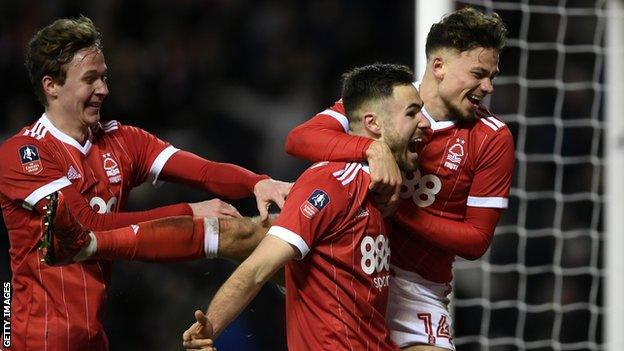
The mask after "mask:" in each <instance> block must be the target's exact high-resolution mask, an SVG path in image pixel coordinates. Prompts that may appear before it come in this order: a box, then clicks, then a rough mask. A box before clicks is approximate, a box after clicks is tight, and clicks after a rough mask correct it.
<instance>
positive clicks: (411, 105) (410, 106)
mask: <svg viewBox="0 0 624 351" xmlns="http://www.w3.org/2000/svg"><path fill="white" fill-rule="evenodd" d="M423 106H425V104H424V103H423V102H421V103H416V102H412V103H411V104H409V105H407V106H406V107H405V110H409V109H411V108H415V109H417V110H422V108H423Z"/></svg>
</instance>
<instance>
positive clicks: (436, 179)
mask: <svg viewBox="0 0 624 351" xmlns="http://www.w3.org/2000/svg"><path fill="white" fill-rule="evenodd" d="M475 134H476V133H474V129H472V128H460V127H449V128H446V129H442V130H438V131H434V133H433V135H432V138H431V141H430V142H429V143H428V145H426V146H425V147H424V149H423V151H422V152H421V155H420V157H419V162H420V165H419V170H418V171H416V172H413V173H410V174H405V177H404V181H403V185H402V187H401V193H400V195H401V198H402V199H404V200H405V201H406V202H408V203H410V204H413V205H416V206H419V207H421V208H424V209H427V210H429V211H431V212H435V213H436V214H438V215H440V216H443V217H448V218H453V219H460V218H462V217H463V216H464V213H465V211H466V200H467V198H468V192H469V190H470V184H471V181H472V176H473V174H474V168H475V158H476V157H477V153H478V145H479V144H480V142H481V141H482V140H480V139H481V138H479V137H478V135H475Z"/></svg>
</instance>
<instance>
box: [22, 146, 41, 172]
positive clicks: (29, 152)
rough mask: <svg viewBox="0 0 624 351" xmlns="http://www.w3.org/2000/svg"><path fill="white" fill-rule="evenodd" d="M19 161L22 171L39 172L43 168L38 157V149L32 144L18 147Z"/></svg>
mask: <svg viewBox="0 0 624 351" xmlns="http://www.w3.org/2000/svg"><path fill="white" fill-rule="evenodd" d="M19 155H20V162H21V163H22V168H23V169H24V172H26V173H29V174H39V172H41V171H42V170H43V165H42V164H41V160H40V159H39V150H37V147H36V146H34V145H25V146H22V147H21V148H20V149H19Z"/></svg>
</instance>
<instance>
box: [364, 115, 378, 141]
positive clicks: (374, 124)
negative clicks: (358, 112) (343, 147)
mask: <svg viewBox="0 0 624 351" xmlns="http://www.w3.org/2000/svg"><path fill="white" fill-rule="evenodd" d="M362 125H363V126H364V129H366V130H367V131H368V132H370V133H371V134H373V135H374V136H376V137H380V136H381V120H380V117H379V115H378V114H377V113H375V112H372V111H371V112H365V113H364V115H363V116H362Z"/></svg>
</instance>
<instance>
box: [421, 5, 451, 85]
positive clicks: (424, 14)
mask: <svg viewBox="0 0 624 351" xmlns="http://www.w3.org/2000/svg"><path fill="white" fill-rule="evenodd" d="M453 5H454V1H452V0H436V1H431V0H416V3H415V6H414V10H415V12H416V13H415V17H414V18H415V21H414V27H415V28H414V29H415V32H414V33H415V35H414V39H415V40H414V45H415V46H414V48H415V50H414V73H415V74H416V79H418V80H420V79H421V78H422V76H423V74H424V73H425V66H426V64H427V59H426V56H425V44H426V42H427V33H429V28H431V25H432V24H434V23H436V22H438V21H440V20H441V19H442V16H444V15H445V14H447V13H449V12H451V11H453Z"/></svg>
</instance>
